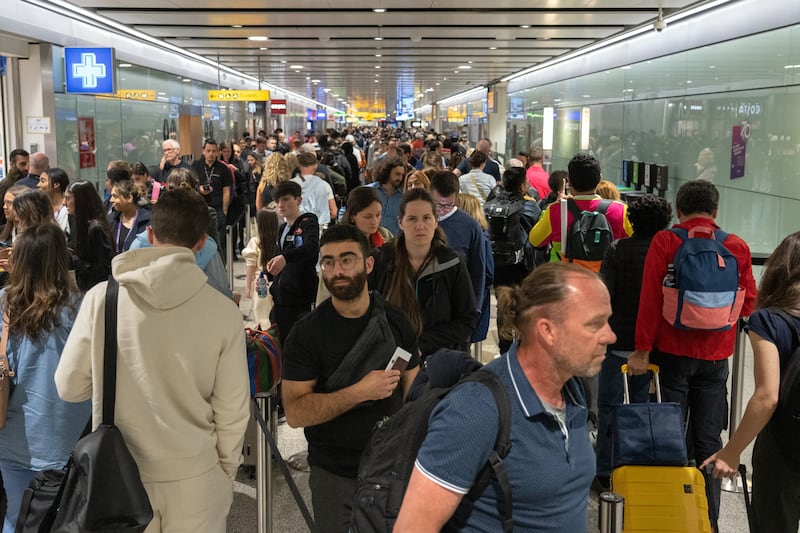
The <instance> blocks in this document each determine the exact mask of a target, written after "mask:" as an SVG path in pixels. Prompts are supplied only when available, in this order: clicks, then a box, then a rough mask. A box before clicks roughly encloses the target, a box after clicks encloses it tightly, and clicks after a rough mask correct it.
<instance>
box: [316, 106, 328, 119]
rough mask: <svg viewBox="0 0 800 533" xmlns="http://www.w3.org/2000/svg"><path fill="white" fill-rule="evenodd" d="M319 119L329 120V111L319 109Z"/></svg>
mask: <svg viewBox="0 0 800 533" xmlns="http://www.w3.org/2000/svg"><path fill="white" fill-rule="evenodd" d="M317 120H328V112H327V111H325V110H324V109H317Z"/></svg>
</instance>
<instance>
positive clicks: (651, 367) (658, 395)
mask: <svg viewBox="0 0 800 533" xmlns="http://www.w3.org/2000/svg"><path fill="white" fill-rule="evenodd" d="M659 370H660V369H659V368H658V365H654V364H652V363H651V364H649V365H647V371H648V372H652V373H653V382H654V383H655V384H656V401H657V402H658V403H661V381H660V380H659V379H658V372H659ZM620 372H622V385H623V388H622V392H623V394H622V403H624V404H629V403H631V396H630V390H629V389H628V365H627V364H624V365H622V366H621V367H620Z"/></svg>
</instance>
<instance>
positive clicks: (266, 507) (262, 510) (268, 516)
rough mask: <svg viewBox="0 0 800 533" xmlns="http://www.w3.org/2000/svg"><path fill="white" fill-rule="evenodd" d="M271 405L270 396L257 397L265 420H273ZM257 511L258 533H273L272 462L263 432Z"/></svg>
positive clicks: (259, 444) (258, 451)
mask: <svg viewBox="0 0 800 533" xmlns="http://www.w3.org/2000/svg"><path fill="white" fill-rule="evenodd" d="M271 404H272V398H271V397H270V396H267V397H264V396H256V409H258V411H259V413H261V416H263V417H264V420H270V421H271V420H272V417H271V416H270V415H269V413H270V406H271ZM256 509H257V512H258V515H257V516H258V518H257V527H258V533H272V460H271V459H270V453H269V446H267V438H266V436H265V435H264V432H263V431H258V434H257V436H256Z"/></svg>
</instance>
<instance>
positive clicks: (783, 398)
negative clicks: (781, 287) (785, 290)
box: [767, 308, 800, 463]
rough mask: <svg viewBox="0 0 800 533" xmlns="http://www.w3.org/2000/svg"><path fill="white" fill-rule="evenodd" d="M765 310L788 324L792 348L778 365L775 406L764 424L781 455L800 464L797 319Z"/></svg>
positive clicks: (771, 309) (783, 312)
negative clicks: (782, 363) (789, 353)
mask: <svg viewBox="0 0 800 533" xmlns="http://www.w3.org/2000/svg"><path fill="white" fill-rule="evenodd" d="M769 312H770V313H774V314H776V315H778V316H780V317H781V318H783V319H784V320H785V321H786V323H787V324H789V328H790V329H791V331H792V333H793V334H794V340H795V341H796V347H795V349H794V351H793V352H792V355H790V356H789V359H788V360H787V362H786V366H785V367H784V368H781V386H780V392H779V394H778V407H777V408H776V409H775V413H774V414H773V415H772V418H771V419H770V421H769V424H768V425H767V427H769V428H770V430H771V431H772V434H773V435H775V436H776V439H775V440H776V442H777V443H778V445H779V447H780V448H781V449H782V450H783V452H784V456H785V457H786V458H787V459H790V460H791V461H793V462H795V463H800V328H798V326H797V319H796V318H794V317H793V316H791V315H790V314H789V313H787V312H786V311H784V310H783V309H777V308H770V309H769Z"/></svg>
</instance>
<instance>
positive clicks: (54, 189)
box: [36, 167, 69, 233]
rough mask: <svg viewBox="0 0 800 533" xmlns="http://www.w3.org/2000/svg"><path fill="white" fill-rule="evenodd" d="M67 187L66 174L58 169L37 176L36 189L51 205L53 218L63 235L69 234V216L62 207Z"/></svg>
mask: <svg viewBox="0 0 800 533" xmlns="http://www.w3.org/2000/svg"><path fill="white" fill-rule="evenodd" d="M68 185H69V176H68V175H67V172H66V171H65V170H63V169H60V168H55V167H52V168H48V169H47V170H45V171H44V172H42V175H41V176H39V183H38V184H37V185H36V188H37V189H39V190H40V191H42V192H43V193H45V194H46V195H47V196H48V198H50V202H51V203H52V204H53V218H55V221H56V224H58V225H59V226H61V229H63V230H64V233H69V214H68V213H67V208H66V207H64V193H65V192H66V191H67V186H68Z"/></svg>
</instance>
